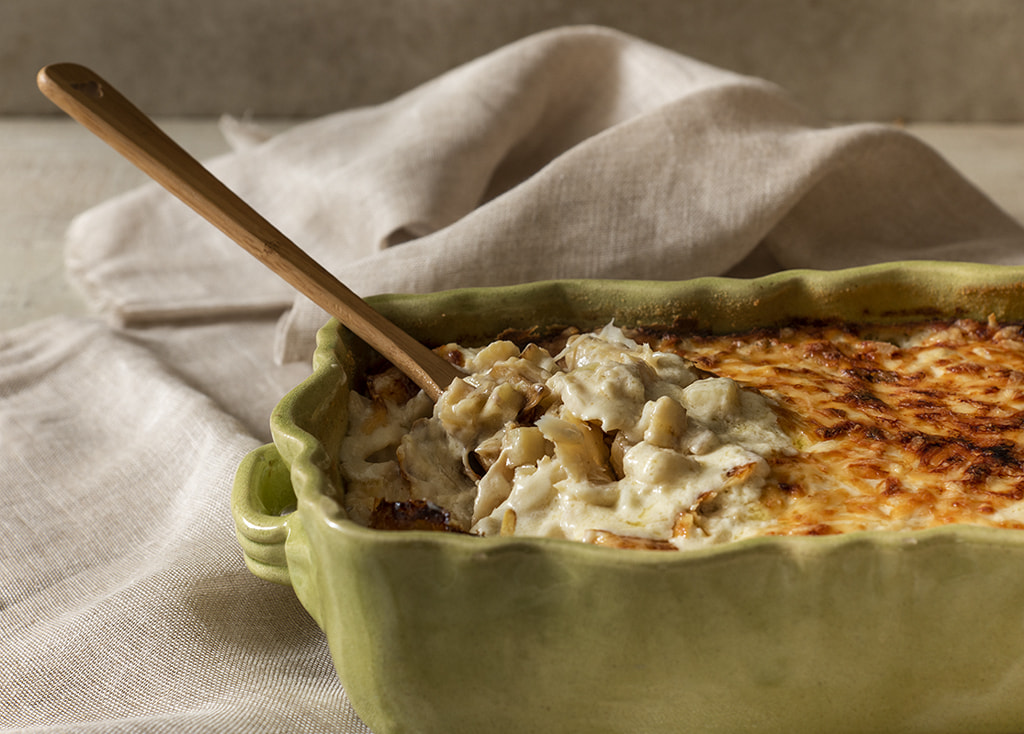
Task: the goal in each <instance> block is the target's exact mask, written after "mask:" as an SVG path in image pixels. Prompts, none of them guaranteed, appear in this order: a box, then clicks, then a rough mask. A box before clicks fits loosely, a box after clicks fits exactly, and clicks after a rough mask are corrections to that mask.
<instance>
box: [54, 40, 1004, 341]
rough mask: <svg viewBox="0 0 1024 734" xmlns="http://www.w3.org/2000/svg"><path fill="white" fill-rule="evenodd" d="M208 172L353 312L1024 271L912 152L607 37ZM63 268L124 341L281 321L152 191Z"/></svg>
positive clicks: (979, 206) (231, 248) (540, 45)
mask: <svg viewBox="0 0 1024 734" xmlns="http://www.w3.org/2000/svg"><path fill="white" fill-rule="evenodd" d="M210 165H211V168H213V169H214V170H215V171H216V172H217V173H218V174H219V175H221V176H222V177H223V178H224V179H226V180H227V181H228V183H229V184H230V185H231V186H233V187H235V188H237V190H239V192H240V193H241V194H242V195H243V198H247V199H248V200H249V201H250V202H252V203H253V204H254V205H255V206H256V208H257V209H258V210H260V211H262V212H264V213H265V214H267V216H268V217H269V218H270V219H271V221H273V222H276V223H279V226H280V228H281V229H282V231H283V232H285V234H287V235H289V236H291V237H292V238H293V239H295V240H296V241H297V242H298V243H299V244H300V246H302V247H303V248H305V249H306V250H308V251H309V252H310V254H311V255H313V257H314V258H316V259H317V260H319V261H320V262H322V263H323V264H324V265H325V266H326V267H327V268H328V269H329V270H331V271H332V272H334V273H335V274H336V275H338V276H339V277H340V278H341V280H342V281H343V282H345V283H346V284H347V285H348V286H349V287H351V288H352V289H353V290H355V291H356V292H357V293H360V294H361V295H364V296H365V295H371V294H375V293H381V292H388V291H392V292H394V291H399V292H425V291H433V290H439V289H444V288H455V287H462V286H474V285H498V284H506V283H519V282H526V281H531V280H538V279H545V278H559V277H588V278H655V279H679V278H687V277H693V276H700V275H718V274H726V273H738V274H743V275H757V274H763V273H765V272H768V271H770V270H773V269H778V268H780V267H786V268H792V267H814V268H827V269H831V268H838V267H844V266H851V265H862V264H867V263H871V262H879V261H885V260H896V259H927V258H936V259H958V260H984V261H994V262H1021V261H1022V260H1024V248H1022V246H1021V245H1022V232H1021V229H1020V226H1019V224H1018V223H1017V222H1015V221H1014V220H1012V219H1011V218H1010V217H1009V216H1007V215H1006V214H1005V213H1004V212H1002V211H1001V210H1000V209H999V208H998V207H996V206H995V205H994V204H993V203H992V202H991V201H989V200H988V199H987V198H986V197H985V196H983V195H982V194H981V193H979V192H978V191H977V190H976V189H974V188H973V187H972V186H971V185H970V184H969V183H967V182H966V181H965V180H964V179H963V178H962V177H961V176H960V175H959V174H958V173H957V172H956V171H955V170H953V169H952V168H951V167H950V166H949V165H948V164H947V163H946V162H945V161H944V160H943V159H942V158H941V157H940V156H938V155H937V154H936V153H935V152H934V151H933V150H932V149H931V148H929V147H928V146H926V145H924V144H923V143H921V142H920V141H919V140H918V139H916V138H914V137H913V136H912V135H910V134H908V133H907V132H906V131H904V130H902V129H900V128H898V127H896V126H892V125H878V124H855V125H842V126H828V125H826V124H824V123H823V122H822V121H820V120H818V119H816V118H815V116H814V115H813V114H812V113H810V112H809V111H807V110H805V109H803V108H802V107H801V106H799V105H798V104H797V103H795V102H794V100H792V99H791V98H790V97H789V96H788V95H787V94H786V93H785V91H783V90H782V89H779V88H778V87H776V86H775V85H772V84H770V83H768V82H765V81H763V80H759V79H753V78H749V77H744V76H741V75H738V74H734V73H731V72H728V71H724V70H721V69H717V68H714V67H711V66H708V65H706V64H704V63H701V62H699V61H697V60H694V59H691V58H687V57H684V56H680V55H678V54H676V53H673V52H670V51H667V50H665V49H663V48H660V47H657V46H654V45H651V44H649V43H646V42H643V41H640V40H638V39H636V38H633V37H630V36H628V35H625V34H622V33H620V32H616V31H612V30H608V29H603V28H591V27H584V28H568V29H559V30H555V31H549V32H545V33H541V34H539V35H536V36H532V37H529V38H526V39H524V40H522V41H520V42H518V43H514V44H512V45H510V46H508V47H505V48H502V49H499V50H498V51H496V52H494V53H492V54H490V55H488V56H485V57H482V58H480V59H478V60H477V61H474V62H472V63H469V64H467V65H465V66H463V67H460V68H457V69H455V70H453V71H451V72H449V73H448V74H446V75H444V76H441V77H439V78H437V79H435V80H434V81H432V82H429V83H427V84H425V85H423V86H421V87H419V88H417V89H414V90H413V91H411V92H409V93H407V94H405V95H403V96H401V97H399V98H397V99H395V100H393V101H392V102H391V103H389V104H384V105H381V106H379V107H374V108H368V109H360V110H352V111H346V112H342V113H339V114H336V115H331V116H327V117H324V118H321V119H317V120H313V121H311V122H308V123H305V124H302V125H298V126H296V127H295V128H293V129H292V130H290V131H287V132H285V133H283V134H281V135H278V136H276V137H274V138H272V139H270V140H268V141H266V142H264V143H262V144H256V145H251V146H247V147H245V148H244V149H242V150H240V151H238V152H237V153H234V154H231V155H229V156H226V157H224V158H221V159H219V160H216V161H213V162H212V163H211V164H210ZM755 250H757V252H755ZM68 253H69V255H68V257H69V269H70V272H71V275H72V277H73V279H74V280H75V281H77V282H78V283H80V284H81V286H82V287H83V289H84V290H85V292H86V293H88V294H89V296H90V297H91V299H92V301H93V302H94V303H95V304H96V306H97V307H98V309H99V310H101V311H104V312H107V313H110V314H112V315H113V316H114V317H116V318H117V319H118V320H120V321H121V322H124V323H134V322H139V321H148V320H153V319H165V318H169V317H175V316H194V315H198V314H209V315H216V314H218V313H222V314H226V313H236V312H240V311H247V310H248V311H252V310H256V311H259V310H263V311H267V310H273V309H275V308H281V307H283V306H284V305H285V301H286V300H290V299H291V294H290V291H289V290H288V289H287V288H286V287H284V286H282V285H281V284H280V283H278V282H276V280H275V276H271V275H269V274H268V273H265V272H261V271H260V267H259V266H257V265H254V263H252V262H249V260H250V259H251V258H249V256H248V255H246V254H245V253H242V252H241V251H240V250H238V248H237V247H236V246H235V245H233V244H231V243H229V242H226V241H225V239H224V238H223V237H222V236H221V235H220V234H219V233H218V232H216V231H214V230H213V229H212V228H210V227H208V226H207V225H205V223H203V222H199V221H197V218H196V217H195V215H193V214H192V213H191V212H189V211H187V210H186V209H185V208H184V206H182V205H180V204H178V203H177V202H175V201H172V200H169V198H168V196H167V195H166V194H164V193H163V192H161V191H159V190H157V189H156V188H155V187H148V188H146V189H144V190H141V191H137V192H133V193H132V194H129V195H128V196H126V197H124V198H123V199H120V200H116V201H112V202H111V203H110V204H109V205H108V206H105V207H100V208H98V209H96V210H93V211H91V212H88V213H87V214H85V215H84V216H82V217H81V218H79V219H78V220H77V221H76V222H75V224H74V226H73V228H72V231H71V234H70V242H69V247H68ZM325 318H326V317H325V315H324V314H323V313H322V312H321V311H320V310H319V309H318V308H317V307H315V306H313V305H312V304H310V303H309V302H308V301H306V299H304V298H303V297H298V298H296V299H295V300H294V303H293V304H292V307H291V309H290V311H289V313H288V314H287V315H286V317H285V318H284V319H283V320H282V324H281V329H280V331H279V341H278V352H277V353H278V357H279V358H280V359H282V360H291V359H302V360H305V359H308V356H309V353H310V350H311V349H312V345H313V335H314V333H315V331H316V329H317V328H318V327H319V326H320V325H322V323H323V321H324V320H325Z"/></svg>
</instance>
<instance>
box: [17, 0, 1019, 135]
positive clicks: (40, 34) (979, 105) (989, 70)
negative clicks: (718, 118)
mask: <svg viewBox="0 0 1024 734" xmlns="http://www.w3.org/2000/svg"><path fill="white" fill-rule="evenodd" d="M577 23H597V24H602V25H608V26H612V27H617V28H620V29H622V30H625V31H628V32H631V33H633V34H636V35H638V36H641V37H643V38H647V39H649V40H652V41H654V42H657V43H659V44H662V45H665V46H668V47H670V48H674V49H676V50H679V51H681V52H683V53H686V54H688V55H691V56H694V57H696V58H699V59H703V60H705V61H708V62H711V63H714V64H717V65H720V66H723V67H726V68H730V69H733V70H736V71H740V72H745V73H750V74H754V75H757V76H762V77H765V78H768V79H772V80H774V81H777V82H779V83H780V84H782V85H784V86H785V87H787V88H788V89H790V91H792V92H793V93H794V94H796V95H797V96H798V97H799V98H801V99H802V100H803V101H804V102H805V103H806V104H808V105H810V106H812V107H814V108H815V109H817V110H818V111H820V112H822V113H823V114H824V115H826V116H827V117H830V118H832V119H835V120H848V119H879V120H893V119H906V120H912V121H921V120H929V121H971V122H992V121H996V122H1005V121H1019V120H1024V84H1022V82H1024V42H1022V41H1024V3H1022V2H1019V1H1018V0H853V1H849V0H0V115H11V114H49V113H50V112H52V108H51V107H50V106H49V103H48V102H46V100H44V99H42V98H41V96H40V95H39V94H38V92H37V91H36V89H35V85H34V75H35V71H36V70H37V69H38V68H39V67H41V66H43V65H44V64H46V63H50V62H54V61H79V62H81V63H86V64H88V65H91V66H93V67H94V68H95V69H96V70H97V71H98V72H100V73H101V74H102V75H104V76H106V77H108V78H109V79H110V80H111V81H112V82H115V83H116V84H117V85H118V86H119V87H121V88H123V89H124V90H125V91H126V92H128V93H129V95H130V96H131V97H132V98H133V99H135V100H136V101H137V102H138V103H140V106H142V107H143V109H145V110H146V111H147V112H149V113H151V114H155V115H217V114H220V113H222V112H228V113H232V114H244V113H252V114H254V115H256V116H258V117H293V116H308V115H318V114H323V113H325V112H330V111H334V110H338V109H342V108H347V107H352V106H357V105H365V104H372V103H376V102H380V101H382V100H385V99H388V98H390V97H392V96H394V95H396V94H398V93H400V92H402V91H404V90H406V89H408V88H410V87H412V86H415V85H416V84H418V83H420V82H422V81H424V80H426V79H428V78H430V77H432V76H435V75H436V74H437V73H439V72H441V71H443V70H445V69H448V68H451V67H453V66H455V65H458V64H459V63H462V62H464V61H466V60H468V59H470V58H473V57H475V56H477V55H479V54H481V53H484V52H486V51H489V50H491V49H493V48H496V47H498V46H501V45H503V44H505V43H507V42H509V41H512V40H514V39H516V38H520V37H522V36H525V35H528V34H530V33H533V32H535V31H538V30H540V29H543V28H549V27H554V26H558V25H565V24H577Z"/></svg>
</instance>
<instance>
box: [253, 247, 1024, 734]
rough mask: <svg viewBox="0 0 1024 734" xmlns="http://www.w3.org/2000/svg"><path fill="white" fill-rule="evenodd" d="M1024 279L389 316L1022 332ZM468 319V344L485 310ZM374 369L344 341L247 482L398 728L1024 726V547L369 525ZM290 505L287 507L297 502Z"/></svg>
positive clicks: (633, 288)
mask: <svg viewBox="0 0 1024 734" xmlns="http://www.w3.org/2000/svg"><path fill="white" fill-rule="evenodd" d="M1022 276H1024V270H1021V269H1013V268H1001V267H996V266H976V265H962V264H948V263H943V264H940V263H895V264H889V265H884V266H873V267H869V268H861V269H855V270H850V271H840V272H836V273H815V272H787V273H781V274H778V275H775V276H769V277H768V278H762V279H758V280H755V281H736V280H726V279H715V278H709V279H699V280H694V281H688V282H684V283H624V282H580V281H572V282H554V283H542V284H532V285H528V286H521V287H511V288H497V289H475V290H468V291H457V292H451V293H442V294H434V295H431V296H394V297H384V298H380V299H377V300H376V301H375V305H376V306H377V307H378V308H380V309H381V310H382V311H384V312H385V313H386V314H387V315H388V316H389V317H390V318H392V319H394V320H395V321H397V322H398V323H399V324H400V325H402V326H404V327H405V328H407V329H409V330H410V331H411V332H412V333H413V334H414V335H415V336H416V337H417V338H420V339H423V340H424V341H426V342H428V343H432V344H437V343H444V342H448V341H455V340H461V339H465V340H472V339H474V338H476V339H480V340H482V339H485V338H487V337H489V336H492V335H493V334H495V333H497V332H499V331H501V330H502V329H504V328H507V327H513V326H514V327H526V326H534V325H540V326H547V325H558V324H574V325H577V326H581V327H591V328H593V327H597V326H599V325H601V324H604V323H607V321H608V320H609V319H610V318H615V320H616V322H617V323H643V324H673V323H676V324H681V325H684V326H686V325H691V326H693V327H695V328H710V329H712V330H717V331H730V330H737V329H747V328H751V327H753V326H757V325H771V324H778V323H783V322H785V321H786V320H788V319H792V318H802V317H816V318H819V317H820V318H825V317H836V318H847V319H854V320H864V319H877V320H898V319H904V318H911V317H914V316H920V315H949V316H971V317H975V318H982V319H984V318H986V317H987V316H988V315H989V314H994V315H996V317H997V318H999V319H1002V320H1015V319H1016V320H1021V319H1024V290H1022V286H1021V285H1020V283H1021V282H1022ZM468 313H472V314H474V316H475V318H474V319H473V320H472V321H473V323H472V324H468V323H467V319H466V318H465V314H468ZM367 359H368V355H367V354H366V351H365V350H364V349H362V348H361V347H360V345H358V344H355V343H353V342H352V341H351V339H350V338H349V336H348V335H347V334H345V333H344V332H343V331H342V330H340V329H339V328H338V326H337V325H336V324H335V323H333V322H332V323H330V324H328V325H326V326H325V327H324V328H323V329H322V330H321V333H320V340H319V347H318V350H317V353H316V356H315V360H314V372H313V375H312V376H311V377H310V378H309V379H308V380H307V381H306V382H304V383H303V384H302V385H300V386H298V387H297V388H296V389H295V390H294V391H292V392H291V393H290V394H289V395H288V396H287V397H286V398H285V399H284V400H282V401H281V403H280V405H279V406H278V408H277V409H276V411H275V413H274V416H273V419H272V427H273V432H274V444H272V445H268V446H265V447H262V448H260V449H257V450H256V451H255V452H253V453H252V454H251V455H250V456H249V457H247V458H246V460H245V462H244V463H243V464H242V465H241V466H240V468H239V472H238V476H237V481H236V485H235V490H234V494H233V512H234V516H235V519H236V527H237V528H238V534H239V540H240V542H241V544H242V547H243V550H244V551H245V554H246V559H247V562H248V563H249V566H250V568H251V569H252V571H253V572H254V573H256V574H257V575H259V576H261V577H263V578H267V579H270V580H272V581H275V582H279V583H290V584H291V585H292V586H293V588H294V589H295V592H296V594H297V596H298V597H299V599H300V600H301V601H302V603H303V605H304V606H305V607H306V608H307V609H308V610H309V612H310V613H311V614H312V615H313V617H314V618H315V619H316V620H317V622H318V623H319V625H320V626H321V627H322V628H323V630H324V632H325V634H326V636H327V640H328V643H329V645H330V648H331V652H332V655H333V657H334V660H335V664H336V667H337V671H338V675H339V678H340V680H341V682H342V684H343V685H344V686H345V689H346V692H347V693H348V695H349V697H350V699H351V701H352V703H353V706H354V707H355V709H356V711H357V712H358V713H359V715H360V716H361V717H363V719H364V720H365V721H366V723H367V724H368V725H369V726H370V728H371V729H373V730H374V731H375V732H377V733H378V734H384V733H385V732H407V731H416V732H446V733H447V732H474V731H488V732H523V731H544V732H579V731H592V732H687V731H700V732H737V731H750V732H787V733H789V734H792V733H793V732H804V731H806V732H821V731H829V732H864V731H872V732H902V733H907V732H940V731H947V732H948V731H968V730H969V731H986V732H1017V731H1019V727H1020V722H1022V721H1024V697H1022V696H1020V695H1019V692H1020V691H1021V690H1024V582H1022V581H1021V579H1022V577H1024V573H1022V572H1024V535H1020V534H1018V532H1017V531H1006V530H994V529H986V528H976V527H948V528H939V529H934V530H927V531H918V532H913V533H885V532H869V533H853V534H849V535H843V536H829V537H800V538H753V539H748V540H743V541H739V542H735V543H730V544H725V545H723V546H717V547H713V548H703V549H696V550H692V551H686V552H678V553H675V552H669V553H666V552H658V551H636V550H616V549H608V548H600V547H594V546H589V545H586V544H581V543H576V542H573V541H563V540H551V539H515V538H500V537H494V538H476V537H470V536H459V535H452V534H439V533H426V532H388V531H377V530H370V529H367V528H364V527H361V526H358V525H357V524H355V523H353V522H351V521H349V520H348V519H347V518H346V516H345V513H344V511H343V510H342V509H341V505H340V504H339V501H338V500H339V499H340V497H341V493H342V492H343V491H344V490H343V487H342V485H341V481H340V479H339V476H340V474H339V471H338V466H337V459H336V458H335V457H337V455H338V453H337V450H338V446H339V444H340V441H341V437H342V436H343V434H344V430H345V422H346V421H345V416H346V402H347V394H348V390H349V387H350V385H351V381H352V379H353V375H355V374H358V372H359V370H361V369H362V365H364V364H366V361H367ZM293 504H294V505H295V507H296V509H295V510H294V511H289V510H290V508H291V506H292V505H293Z"/></svg>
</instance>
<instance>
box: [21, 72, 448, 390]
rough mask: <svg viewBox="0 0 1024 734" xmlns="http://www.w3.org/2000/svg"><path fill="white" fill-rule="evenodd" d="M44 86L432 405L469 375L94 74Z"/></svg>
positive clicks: (58, 77) (49, 76)
mask: <svg viewBox="0 0 1024 734" xmlns="http://www.w3.org/2000/svg"><path fill="white" fill-rule="evenodd" d="M36 81H37V83H38V84H39V89H40V91H42V93H43V94H45V95H46V96H47V97H49V98H50V99H51V100H52V101H53V102H54V103H55V104H56V105H57V106H58V107H60V108H61V109H62V110H64V111H65V112H67V113H68V114H69V115H70V116H71V117H72V118H74V119H75V120H77V121H78V122H80V123H81V124H82V125H84V126H85V127H86V128H88V129H89V130H90V131H92V132H93V133H95V134H96V135H97V136H98V137H99V138H100V139H102V140H103V141H104V142H106V143H107V144H108V145H110V146H111V147H112V148H114V150H116V151H117V152H119V153H120V154H121V155H123V156H124V157H125V158H127V159H128V160H129V161H131V162H132V163H134V164H135V165H136V166H138V167H139V168H140V169H142V171H143V172H145V173H146V174H148V175H149V176H150V177H152V178H153V179H154V180H155V181H157V182H158V183H159V184H161V185H162V186H163V187H164V188H166V189H167V190H168V191H170V192H171V193H172V194H174V195H175V196H177V197H178V198H179V199H181V200H182V201H183V202H185V203H186V204H188V206H190V207H191V208H192V209H194V210H195V211H196V212H198V213H199V214H200V215H202V216H203V217H204V218H206V219H207V220H208V221H209V222H210V223H211V224H213V225H214V226H215V227H217V228H218V229H219V230H221V231H222V232H223V233H224V234H226V235H227V236H228V237H230V238H231V239H233V240H234V241H235V242H237V243H238V244H239V245H241V246H242V247H243V248H245V250H247V251H248V252H249V253H250V254H252V255H254V256H255V257H256V258H257V259H259V260H260V261H261V262H263V263H264V264H265V265H266V266H267V267H269V268H270V269H271V270H273V271H274V272H275V273H277V274H278V275H280V276H281V277H282V278H284V280H286V281H287V282H288V283H290V284H291V285H293V286H294V287H295V288H296V289H298V290H299V291H300V292H301V293H304V294H305V295H306V296H308V297H309V298H310V300H312V301H313V302H314V303H316V304H317V305H318V306H320V307H321V308H323V309H324V310H325V311H327V313H329V314H331V315H332V316H335V317H336V318H337V319H338V320H339V321H340V322H341V323H343V324H344V325H345V326H346V327H348V328H349V329H350V330H351V331H352V332H353V333H354V334H356V335H357V336H359V337H360V338H361V339H363V340H364V341H366V342H367V343H368V344H369V345H370V346H372V347H373V348H374V349H376V350H377V351H378V352H380V353H381V354H382V355H383V356H384V357H385V358H386V359H388V360H389V361H390V362H391V363H392V364H394V365H395V366H396V367H398V369H400V370H401V371H402V372H404V373H405V374H406V375H407V376H408V377H409V378H410V379H411V380H412V381H413V382H415V383H416V384H417V385H419V386H420V387H421V388H423V390H424V391H425V392H426V393H427V394H428V395H430V397H431V398H432V399H434V400H437V398H438V396H439V395H440V394H441V392H443V391H444V389H445V388H446V387H448V385H449V384H451V381H452V380H453V379H455V377H457V376H459V375H461V374H462V373H461V372H460V371H459V370H458V368H456V367H455V366H454V365H452V364H450V363H449V362H447V361H446V360H445V359H444V358H442V357H440V356H439V355H437V354H435V353H434V352H432V351H431V350H429V349H428V348H427V347H426V346H424V345H423V344H421V343H420V342H419V341H417V340H416V339H414V338H413V337H412V336H410V335H409V334H408V333H406V332H405V331H403V330H402V329H400V328H398V327H397V326H395V325H394V324H393V323H391V322H390V321H388V320H387V319H386V318H384V316H382V315H381V314H380V313H378V312H377V311H376V310H374V309H373V308H372V307H371V306H370V305H369V304H367V303H366V301H364V300H363V299H361V298H360V297H359V296H357V295H356V294H355V293H353V292H352V291H351V290H349V289H348V288H347V287H346V286H345V285H343V284H342V283H341V282H339V281H338V279H337V278H335V277H334V276H333V275H331V274H330V273H329V272H327V271H326V270H325V269H324V268H323V267H322V266H321V265H320V264H319V263H317V262H316V261H315V260H313V259H312V258H311V257H310V256H309V255H307V254H306V253H305V252H304V251H303V250H301V249H300V248H299V247H298V246H297V245H295V244H294V243H293V242H292V241H291V240H289V239H288V238H287V237H285V236H284V235H283V234H281V233H280V232H279V231H278V230H277V229H276V228H274V226H273V225H271V224H270V223H269V222H268V221H267V220H265V219H264V218H263V217H262V216H260V215H259V214H257V213H256V211H255V210H253V209H252V208H251V207H250V206H249V205H248V204H246V203H245V202H244V201H242V199H240V198H239V197H238V196H237V195H236V194H235V193H234V192H232V191H231V190H230V189H228V187H227V186H225V185H224V184H223V183H222V182H221V181H220V180H219V179H217V178H216V177H215V176H214V175H213V174H211V173H210V172H209V171H208V170H207V169H206V168H204V167H203V165H202V164H201V163H199V161H197V160H196V159H195V158H193V157H192V156H190V155H189V154H188V153H186V152H185V151H184V150H183V149H182V148H181V147H180V146H179V145H178V144H177V143H175V142H174V141H173V140H171V139H170V138H169V137H168V136H167V135H166V134H165V133H164V132H163V131H162V130H161V129H160V128H159V127H157V125H156V123H154V122H153V121H152V120H151V119H150V118H149V117H147V116H146V115H145V114H143V113H142V112H141V111H140V110H139V109H138V108H137V107H135V105H133V104H132V103H131V102H129V101H128V100H127V99H125V97H124V96H122V95H121V94H120V93H119V92H118V91H117V90H116V89H114V87H112V86H111V85H110V84H108V83H107V82H106V81H104V80H103V79H102V78H100V77H99V76H98V75H96V74H95V73H94V72H92V71H90V70H89V69H87V68H85V67H83V66H79V65H77V64H52V65H50V66H46V67H44V68H43V69H42V70H40V72H39V74H38V75H37V77H36Z"/></svg>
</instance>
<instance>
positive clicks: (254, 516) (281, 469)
mask: <svg viewBox="0 0 1024 734" xmlns="http://www.w3.org/2000/svg"><path fill="white" fill-rule="evenodd" d="M294 510H295V492H294V491H293V489H292V483H291V477H290V470H289V467H288V464H287V463H286V462H285V461H284V459H283V458H281V455H280V454H279V453H278V451H277V447H275V446H274V444H266V445H264V446H260V447H259V448H257V449H254V450H253V451H250V452H249V453H248V454H247V455H246V457H245V458H244V459H243V460H242V462H241V463H240V464H239V465H238V470H237V471H236V472H235V482H234V487H233V489H232V492H231V514H232V515H233V517H234V519H235V533H236V535H237V536H238V543H239V545H241V546H242V552H243V553H244V555H245V565H246V566H247V567H248V568H249V570H250V571H251V572H252V573H253V574H254V575H255V576H258V577H259V578H262V579H265V580H267V581H272V582H274V583H276V584H283V585H286V586H290V585H291V583H292V580H291V574H290V573H289V571H288V559H287V556H286V555H285V541H286V540H287V539H288V520H289V518H290V517H291V515H292V514H293V513H294Z"/></svg>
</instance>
